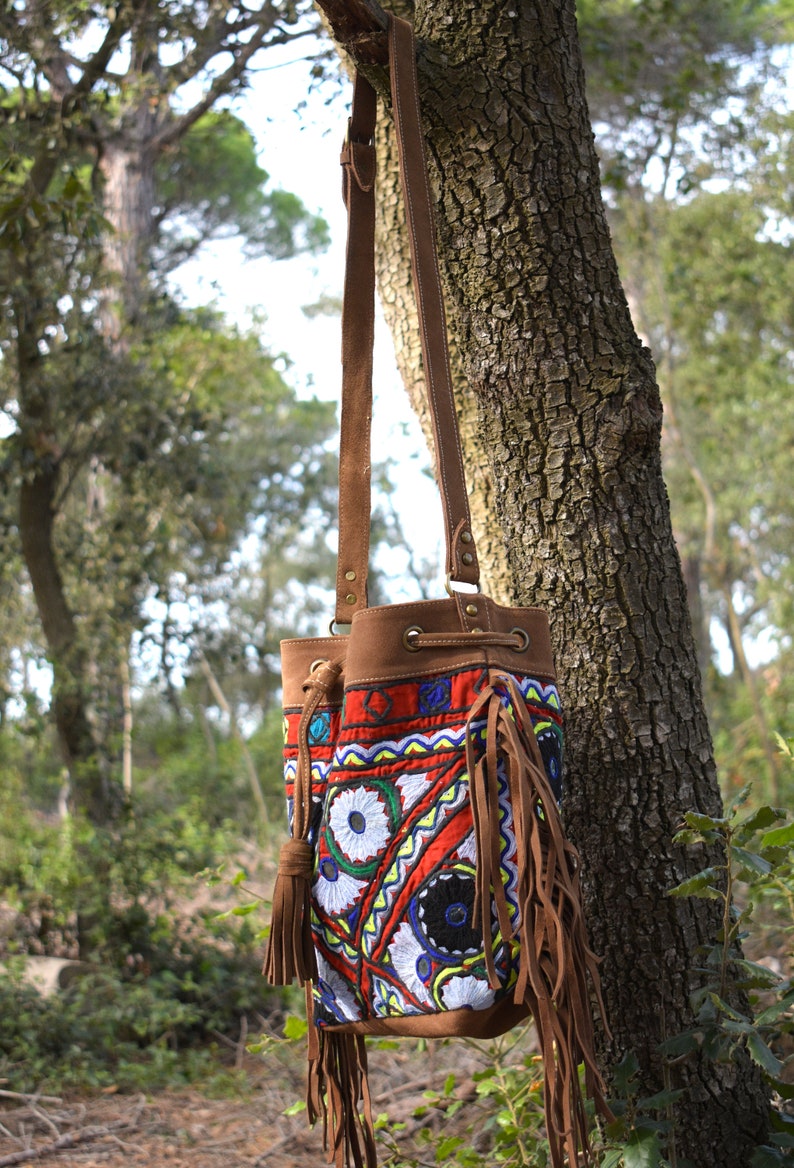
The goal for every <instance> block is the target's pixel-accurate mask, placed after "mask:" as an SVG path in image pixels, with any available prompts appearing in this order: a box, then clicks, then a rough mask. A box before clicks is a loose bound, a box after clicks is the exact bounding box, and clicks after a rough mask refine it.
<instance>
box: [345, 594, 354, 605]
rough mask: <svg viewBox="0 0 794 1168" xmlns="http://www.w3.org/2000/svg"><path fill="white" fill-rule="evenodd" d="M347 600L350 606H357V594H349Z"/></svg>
mask: <svg viewBox="0 0 794 1168" xmlns="http://www.w3.org/2000/svg"><path fill="white" fill-rule="evenodd" d="M345 600H346V601H347V603H348V604H355V603H356V597H355V593H353V592H348V594H347V596H346V597H345Z"/></svg>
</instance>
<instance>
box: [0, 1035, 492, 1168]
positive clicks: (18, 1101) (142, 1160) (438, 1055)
mask: <svg viewBox="0 0 794 1168" xmlns="http://www.w3.org/2000/svg"><path fill="white" fill-rule="evenodd" d="M484 1049H485V1048H484V1047H483V1051H484ZM484 1057H485V1056H484V1054H483V1056H482V1057H480V1056H479V1055H478V1053H477V1051H476V1050H475V1049H474V1048H473V1047H471V1046H469V1045H463V1044H460V1043H455V1044H449V1045H443V1044H433V1045H432V1046H431V1048H430V1049H429V1050H428V1051H427V1052H424V1053H422V1054H421V1056H420V1057H417V1052H416V1049H415V1046H414V1044H413V1043H405V1044H404V1046H403V1047H400V1048H399V1049H398V1050H395V1051H375V1052H374V1055H371V1056H370V1072H371V1082H372V1091H373V1111H374V1113H375V1114H377V1113H378V1112H379V1111H383V1110H386V1109H388V1112H389V1118H390V1119H391V1120H393V1121H395V1120H396V1121H399V1120H404V1121H405V1122H406V1124H407V1130H406V1133H405V1135H406V1137H408V1138H410V1136H411V1134H412V1129H414V1130H416V1129H418V1128H419V1127H425V1126H429V1125H432V1126H434V1127H438V1128H440V1127H442V1126H444V1127H445V1130H448V1129H446V1125H445V1115H444V1110H443V1107H442V1108H439V1109H437V1110H436V1111H434V1112H433V1111H431V1114H430V1116H429V1117H428V1116H425V1117H423V1118H422V1119H421V1120H414V1119H413V1118H412V1114H413V1111H414V1110H415V1109H416V1108H417V1107H418V1106H419V1105H420V1104H422V1103H426V1102H427V1100H426V1099H425V1097H424V1095H423V1092H424V1091H425V1090H427V1088H428V1087H433V1088H435V1089H437V1090H438V1091H441V1090H442V1088H443V1086H444V1082H445V1079H446V1077H447V1075H448V1074H449V1073H450V1072H451V1071H452V1070H454V1071H455V1074H456V1078H457V1081H458V1087H457V1088H456V1091H455V1092H454V1094H453V1096H452V1097H451V1098H454V1097H455V1096H457V1097H458V1098H460V1097H461V1095H468V1094H469V1093H471V1094H472V1095H473V1088H472V1085H471V1073H472V1071H474V1070H476V1069H477V1068H478V1067H479V1066H482V1065H484ZM245 1070H246V1072H247V1080H248V1089H247V1090H246V1091H245V1092H244V1093H243V1094H241V1095H240V1096H238V1097H232V1098H228V1097H227V1098H220V1099H218V1098H208V1097H207V1096H206V1095H204V1094H202V1093H201V1092H200V1091H198V1090H187V1091H184V1092H165V1093H159V1094H157V1095H153V1096H146V1095H139V1096H130V1095H119V1094H112V1093H104V1094H100V1095H97V1096H91V1097H83V1098H69V1097H63V1098H57V1097H54V1096H46V1095H42V1096H39V1097H35V1096H31V1097H21V1096H13V1095H11V1093H10V1092H8V1093H3V1092H2V1088H1V1087H0V1168H6V1166H7V1165H12V1164H13V1165H31V1166H33V1168H39V1166H41V1168H144V1166H146V1168H320V1166H321V1165H323V1164H324V1163H325V1156H324V1154H323V1150H322V1134H321V1131H320V1129H319V1128H315V1130H314V1131H310V1130H309V1128H308V1126H307V1123H306V1116H305V1114H304V1113H303V1112H299V1113H298V1114H297V1115H292V1116H288V1115H285V1114H284V1112H285V1110H287V1109H288V1108H290V1107H291V1105H293V1104H294V1103H295V1102H296V1100H298V1099H301V1098H302V1097H303V1065H302V1062H301V1061H300V1060H299V1059H298V1058H297V1057H287V1058H278V1059H277V1060H276V1061H272V1062H270V1063H269V1062H268V1061H262V1060H256V1059H254V1058H250V1061H249V1059H248V1058H247V1059H246V1067H245ZM450 1101H451V1099H450ZM464 1110H465V1109H464Z"/></svg>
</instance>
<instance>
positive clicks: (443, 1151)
mask: <svg viewBox="0 0 794 1168" xmlns="http://www.w3.org/2000/svg"><path fill="white" fill-rule="evenodd" d="M462 1143H463V1140H462V1139H461V1138H460V1136H447V1138H446V1139H444V1140H439V1142H438V1145H437V1146H436V1163H437V1164H441V1163H442V1161H444V1160H446V1158H447V1156H451V1155H452V1153H453V1152H455V1151H457V1149H458V1148H459V1147H460V1146H461V1144H462Z"/></svg>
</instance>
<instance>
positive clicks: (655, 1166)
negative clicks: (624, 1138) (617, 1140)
mask: <svg viewBox="0 0 794 1168" xmlns="http://www.w3.org/2000/svg"><path fill="white" fill-rule="evenodd" d="M661 1162H662V1154H661V1151H660V1150H659V1137H658V1135H657V1134H656V1132H639V1131H637V1132H634V1133H633V1134H632V1135H631V1137H630V1139H629V1141H628V1143H627V1144H625V1145H624V1147H623V1163H624V1165H625V1168H659V1165H660V1164H661Z"/></svg>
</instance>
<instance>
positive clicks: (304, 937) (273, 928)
mask: <svg viewBox="0 0 794 1168" xmlns="http://www.w3.org/2000/svg"><path fill="white" fill-rule="evenodd" d="M313 867H314V851H313V849H312V847H311V844H309V843H307V841H306V840H302V839H289V840H287V841H286V842H285V843H284V844H282V847H281V854H280V856H279V862H278V875H277V876H276V884H275V888H274V889H273V910H272V914H271V918H270V937H269V939H268V946H267V955H266V957H265V965H264V971H263V972H264V974H265V977H266V978H267V979H268V981H269V982H270V984H271V985H290V984H291V983H292V981H293V979H294V978H297V980H298V984H299V985H303V984H304V983H305V982H307V981H314V980H316V978H317V955H316V954H315V951H314V945H313V943H312V927H311V881H312V873H313Z"/></svg>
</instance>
